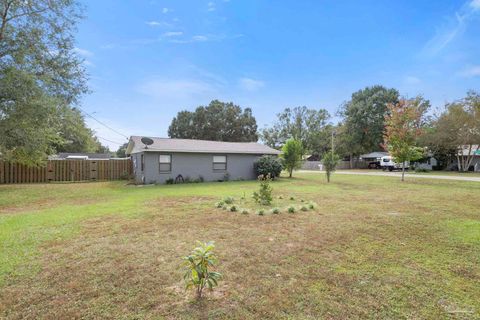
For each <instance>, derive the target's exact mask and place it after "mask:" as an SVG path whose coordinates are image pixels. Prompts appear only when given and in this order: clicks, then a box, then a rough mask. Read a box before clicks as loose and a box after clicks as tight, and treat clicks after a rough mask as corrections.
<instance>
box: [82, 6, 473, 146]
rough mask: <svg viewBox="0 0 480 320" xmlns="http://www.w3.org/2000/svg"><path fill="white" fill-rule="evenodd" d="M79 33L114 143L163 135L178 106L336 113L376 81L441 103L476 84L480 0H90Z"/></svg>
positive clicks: (95, 102)
mask: <svg viewBox="0 0 480 320" xmlns="http://www.w3.org/2000/svg"><path fill="white" fill-rule="evenodd" d="M83 4H84V5H85V19H84V20H83V21H82V22H81V23H80V24H79V27H78V33H77V35H76V40H77V41H76V48H75V51H76V52H77V54H78V55H79V56H80V57H81V58H83V59H84V64H85V67H86V69H87V71H88V74H89V86H90V89H91V93H90V94H89V95H87V96H86V97H85V98H84V99H83V100H82V103H81V108H82V109H83V110H84V111H85V112H86V113H88V114H89V115H91V116H93V117H94V118H95V119H97V120H98V121H100V122H101V123H99V122H97V121H96V120H94V119H92V118H91V117H89V116H87V117H86V120H87V124H88V125H89V126H90V127H91V128H92V129H93V130H94V131H95V132H96V134H97V136H98V137H99V138H100V141H101V142H102V143H103V144H105V145H108V146H109V147H110V149H111V150H116V149H117V148H118V146H119V144H121V143H124V142H126V141H127V140H126V137H128V136H130V135H144V136H160V137H166V136H167V131H168V126H169V124H170V122H171V120H172V119H173V117H175V115H176V114H177V112H179V111H181V110H190V111H193V110H194V109H195V108H196V107H197V106H199V105H208V103H209V102H210V101H211V100H213V99H219V100H221V101H226V102H230V101H232V102H234V103H235V104H238V105H240V106H241V107H244V108H245V107H250V108H252V110H253V114H254V116H255V117H256V119H257V123H258V126H259V128H260V129H261V128H263V127H264V126H265V125H269V124H271V123H272V122H273V121H274V120H275V115H276V114H277V113H279V112H281V111H282V110H283V109H284V108H286V107H295V106H307V107H309V108H315V109H318V108H324V109H327V110H328V111H329V112H330V114H331V115H332V119H331V121H332V122H333V123H335V122H337V121H338V120H339V119H338V116H337V111H338V109H339V107H340V106H341V105H342V103H344V102H345V101H348V100H349V98H350V96H351V94H352V93H353V92H355V91H357V90H359V89H362V88H364V87H366V86H371V85H376V84H380V85H384V86H386V87H393V88H396V89H397V90H399V92H400V94H401V95H402V96H405V97H414V96H416V95H419V94H421V95H423V96H424V97H425V98H426V99H429V100H430V101H431V103H432V106H433V107H434V109H441V108H443V106H444V105H445V103H446V102H451V101H454V100H456V99H460V98H462V97H463V96H465V94H466V92H467V91H468V90H480V0H468V1H453V0H442V1H431V0H402V1H383V0H377V1H373V0H372V1H370V0H363V1H358V0H342V1H338V0H282V1H273V0H270V1H267V0H212V1H208V0H205V1H204V0H191V1H186V0H185V1H182V0H171V1H169V0H122V1H118V0H102V1H98V0H86V1H83Z"/></svg>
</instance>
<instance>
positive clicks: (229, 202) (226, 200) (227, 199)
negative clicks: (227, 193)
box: [223, 197, 235, 204]
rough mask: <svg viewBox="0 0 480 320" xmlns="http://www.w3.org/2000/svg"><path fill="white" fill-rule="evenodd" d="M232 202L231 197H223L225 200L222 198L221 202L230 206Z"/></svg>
mask: <svg viewBox="0 0 480 320" xmlns="http://www.w3.org/2000/svg"><path fill="white" fill-rule="evenodd" d="M233 201H235V199H234V198H233V197H225V198H223V202H224V203H225V204H232V203H233Z"/></svg>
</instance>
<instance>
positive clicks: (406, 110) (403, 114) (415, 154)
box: [384, 97, 430, 181]
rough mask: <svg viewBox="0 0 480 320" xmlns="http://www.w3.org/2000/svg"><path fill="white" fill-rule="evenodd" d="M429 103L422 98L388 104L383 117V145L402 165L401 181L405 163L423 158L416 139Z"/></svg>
mask: <svg viewBox="0 0 480 320" xmlns="http://www.w3.org/2000/svg"><path fill="white" fill-rule="evenodd" d="M429 107H430V102H429V101H428V100H425V99H423V98H422V97H416V98H415V99H410V100H406V99H401V100H400V101H399V102H398V103H395V104H393V103H390V104H388V106H387V108H388V113H387V115H386V116H385V135H384V138H385V145H386V146H387V148H388V151H389V152H390V154H391V155H392V156H393V158H394V159H395V161H396V162H400V163H402V181H403V180H404V175H405V162H407V161H413V160H418V159H420V158H422V157H423V153H424V152H423V151H424V150H423V149H422V148H420V147H418V145H417V142H418V137H419V136H420V135H421V134H422V131H423V119H424V115H425V112H426V111H427V110H428V108H429Z"/></svg>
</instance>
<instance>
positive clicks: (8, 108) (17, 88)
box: [0, 0, 101, 165]
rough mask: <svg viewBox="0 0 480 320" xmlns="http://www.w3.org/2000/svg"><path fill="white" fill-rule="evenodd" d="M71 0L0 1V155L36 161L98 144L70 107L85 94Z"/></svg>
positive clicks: (78, 11) (76, 15) (76, 18)
mask: <svg viewBox="0 0 480 320" xmlns="http://www.w3.org/2000/svg"><path fill="white" fill-rule="evenodd" d="M81 16H82V10H81V7H80V5H79V4H78V2H76V1H74V0H36V1H16V0H0V158H2V159H6V160H10V161H17V162H20V163H24V164H30V165H36V164H40V163H42V162H43V161H44V160H45V159H46V157H47V155H49V154H51V153H54V152H57V151H76V152H82V151H90V152H91V151H96V150H97V149H99V148H101V145H100V143H99V142H98V140H97V139H96V138H95V137H94V135H93V132H92V131H91V130H90V129H88V128H87V127H86V125H85V121H84V118H83V116H82V115H81V113H80V111H79V110H78V109H75V108H72V107H73V106H75V105H76V104H77V103H78V102H79V99H80V97H81V96H82V95H83V94H85V93H87V92H88V88H87V76H86V72H85V69H84V67H83V65H82V59H80V57H79V56H78V55H77V54H76V52H75V48H74V37H73V33H74V31H75V28H76V24H77V22H78V21H79V19H80V18H81Z"/></svg>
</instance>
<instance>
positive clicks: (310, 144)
mask: <svg viewBox="0 0 480 320" xmlns="http://www.w3.org/2000/svg"><path fill="white" fill-rule="evenodd" d="M329 118H330V115H329V113H328V111H327V110H325V109H318V110H316V109H309V108H307V107H305V106H303V107H295V108H293V109H292V108H286V109H285V110H283V111H282V112H281V113H279V114H277V120H276V121H275V122H274V124H273V126H272V127H270V128H265V129H263V130H262V134H261V136H262V140H263V141H264V142H265V143H266V144H267V145H269V146H270V147H272V148H276V149H279V148H281V147H282V146H283V145H284V144H285V143H286V141H287V140H288V139H295V140H299V141H300V142H301V144H302V147H303V149H304V150H305V152H311V153H316V154H322V153H324V152H325V151H326V150H328V145H329V136H330V132H331V125H329V124H328V119H329Z"/></svg>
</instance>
